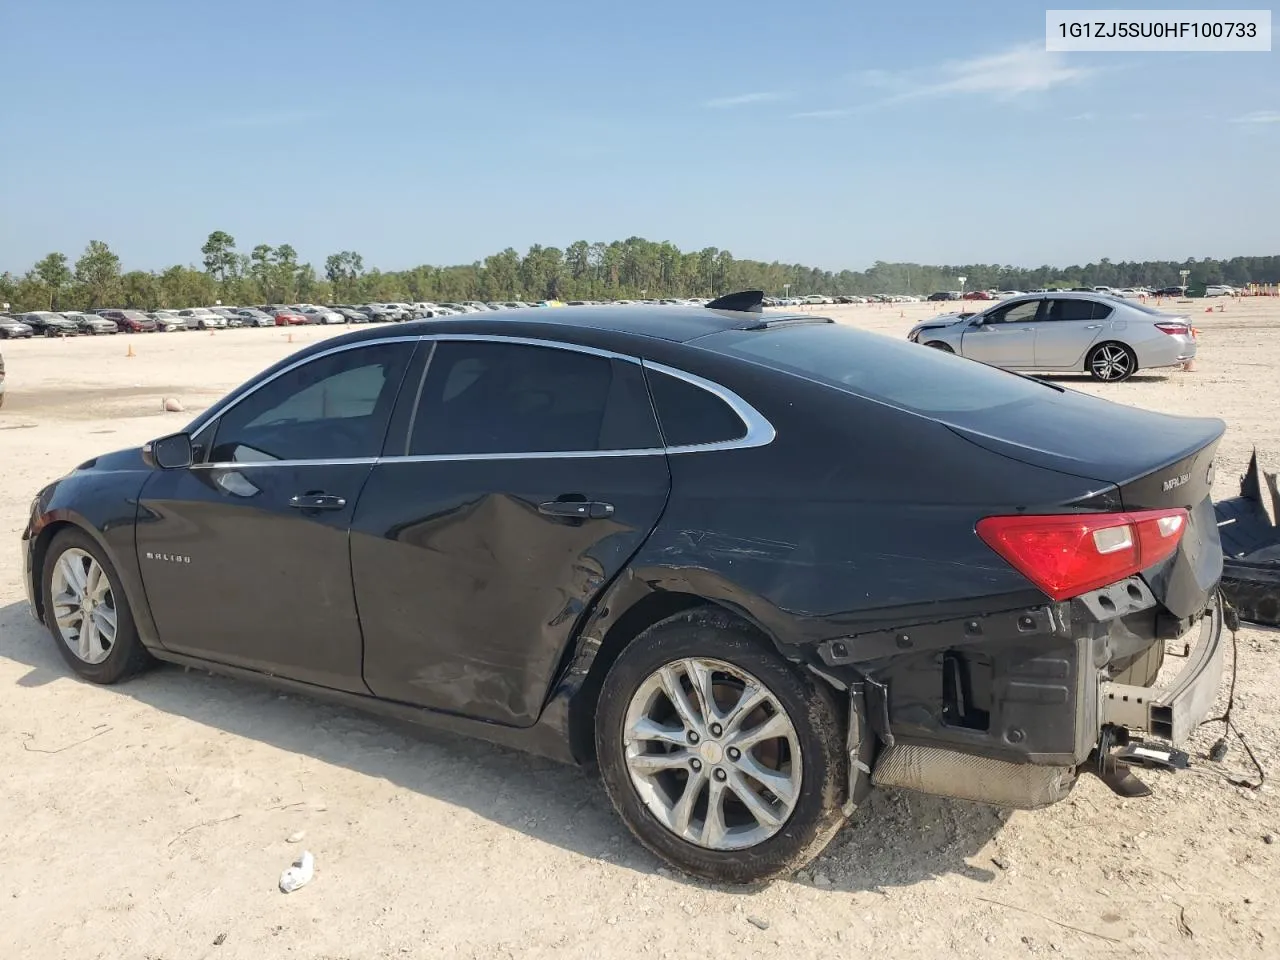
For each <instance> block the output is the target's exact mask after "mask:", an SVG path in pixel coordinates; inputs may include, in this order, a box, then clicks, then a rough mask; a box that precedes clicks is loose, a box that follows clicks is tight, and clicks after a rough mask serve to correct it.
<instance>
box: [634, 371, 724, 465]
mask: <svg viewBox="0 0 1280 960" xmlns="http://www.w3.org/2000/svg"><path fill="white" fill-rule="evenodd" d="M646 373H647V376H648V378H649V391H650V393H651V394H652V395H653V406H654V409H656V410H657V412H658V423H659V424H660V425H661V427H662V437H663V439H664V440H665V441H666V444H667V446H669V447H690V446H701V445H703V444H707V443H725V442H727V441H731V440H741V439H742V438H743V437H745V436H746V435H747V425H746V424H745V423H744V422H743V420H742V418H741V417H739V416H738V415H737V414H736V413H735V412H734V410H733V408H732V407H730V406H729V405H728V404H727V403H725V402H724V401H723V400H721V399H720V398H719V397H717V396H716V395H715V394H714V393H711V392H710V391H708V390H704V389H703V388H702V387H699V386H696V385H695V384H692V383H689V382H688V381H687V380H681V379H680V378H679V377H673V376H671V375H669V374H666V373H662V372H661V371H658V370H653V369H650V370H648V371H647V372H646Z"/></svg>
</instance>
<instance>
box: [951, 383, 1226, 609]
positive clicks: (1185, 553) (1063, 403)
mask: <svg viewBox="0 0 1280 960" xmlns="http://www.w3.org/2000/svg"><path fill="white" fill-rule="evenodd" d="M940 419H941V420H942V422H943V423H945V424H946V426H947V427H949V428H950V429H951V430H953V431H954V432H955V433H957V434H959V435H960V436H962V437H964V438H965V439H966V440H968V441H970V442H971V443H975V444H977V445H978V446H980V447H983V448H984V449H987V450H991V451H992V452H994V453H999V454H1001V455H1003V456H1007V457H1010V458H1012V459H1014V460H1019V461H1022V462H1024V463H1029V464H1032V465H1034V466H1038V467H1043V468H1046V469H1049V470H1054V471H1056V472H1059V473H1066V474H1071V475H1073V476H1077V477H1080V478H1081V479H1084V480H1088V481H1092V482H1093V489H1092V490H1091V491H1090V493H1089V495H1088V496H1087V497H1083V498H1082V499H1081V500H1080V501H1078V502H1077V503H1076V504H1073V505H1076V506H1095V507H1098V508H1099V509H1105V510H1152V509H1159V508H1164V507H1182V508H1184V509H1186V510H1187V511H1188V513H1189V518H1188V525H1187V529H1186V532H1185V533H1184V534H1183V536H1182V541H1181V543H1180V545H1179V547H1178V550H1177V552H1176V553H1174V554H1173V556H1171V557H1170V558H1169V559H1168V560H1166V561H1165V562H1163V563H1161V564H1159V565H1158V566H1156V567H1153V568H1151V569H1149V570H1146V571H1144V572H1143V577H1144V579H1146V581H1147V584H1148V586H1150V587H1151V589H1152V592H1153V593H1154V594H1155V596H1156V599H1157V600H1159V601H1160V602H1161V603H1162V604H1163V605H1164V606H1165V607H1166V608H1167V609H1168V610H1169V612H1170V613H1172V614H1173V615H1174V616H1176V617H1178V618H1179V619H1182V618H1186V617H1190V616H1193V615H1195V614H1198V613H1199V612H1201V611H1202V610H1203V609H1204V608H1205V605H1206V604H1207V603H1208V602H1209V599H1210V597H1211V595H1212V593H1213V591H1214V589H1216V587H1217V583H1218V580H1219V578H1220V577H1221V576H1222V544H1221V541H1220V539H1219V536H1218V526H1217V519H1216V516H1215V514H1214V510H1213V501H1212V499H1211V496H1210V492H1211V489H1212V486H1213V457H1214V454H1215V452H1216V450H1217V447H1218V443H1219V441H1220V440H1221V439H1222V434H1223V432H1224V431H1225V430H1226V424H1225V423H1223V422H1222V421H1221V420H1218V419H1216V418H1210V417H1176V416H1171V415H1169V414H1163V413H1154V412H1152V411H1149V410H1141V409H1138V408H1136V407H1129V406H1125V405H1123V404H1118V403H1113V402H1111V401H1109V400H1101V399H1099V398H1097V397H1092V396H1089V395H1087V394H1083V393H1078V392H1076V391H1074V390H1063V391H1061V392H1055V393H1048V391H1046V396H1045V397H1044V398H1043V399H1038V400H1035V401H1030V402H1026V403H1017V404H1007V405H1004V406H1001V407H996V408H992V409H989V410H985V411H982V412H981V414H980V415H974V416H967V415H964V414H958V415H956V414H949V415H946V416H944V417H942V418H940ZM1064 506H1065V505H1064Z"/></svg>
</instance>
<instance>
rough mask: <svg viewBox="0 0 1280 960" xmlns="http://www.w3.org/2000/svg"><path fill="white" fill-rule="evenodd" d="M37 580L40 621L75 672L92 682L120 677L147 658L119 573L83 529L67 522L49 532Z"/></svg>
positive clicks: (142, 667)
mask: <svg viewBox="0 0 1280 960" xmlns="http://www.w3.org/2000/svg"><path fill="white" fill-rule="evenodd" d="M40 585H41V596H42V597H43V599H44V621H45V625H46V626H47V627H48V628H49V633H50V635H51V636H52V637H53V641H54V644H55V645H56V646H57V648H58V652H59V653H60V654H62V659H63V660H65V661H67V664H68V666H70V667H71V669H72V670H74V671H75V672H76V673H77V674H79V675H80V676H82V677H84V678H85V679H86V680H90V681H92V682H93V683H102V684H111V683H119V682H120V681H121V680H125V679H127V678H129V677H131V676H133V675H134V674H136V673H140V672H141V671H143V670H145V669H146V668H147V667H148V666H150V665H151V664H152V662H153V660H152V657H151V654H150V653H149V652H148V651H147V648H146V647H144V646H143V645H142V640H141V639H140V638H139V636H138V628H137V626H136V625H135V624H134V622H133V613H132V611H131V610H130V609H129V601H128V600H127V599H126V598H125V595H124V590H123V589H121V587H120V575H119V574H118V573H117V572H116V568H115V566H114V565H113V564H112V563H111V560H110V559H109V558H108V557H107V555H106V552H105V551H104V550H103V549H102V547H100V546H99V545H98V543H97V541H95V540H94V539H93V538H92V537H90V536H89V535H88V534H87V533H85V532H84V531H83V530H78V529H71V528H68V529H66V530H63V531H61V532H60V533H57V534H55V535H54V538H53V540H52V541H51V542H50V543H49V548H48V549H47V550H46V551H45V555H44V569H43V570H42V571H41V581H40ZM86 624H89V627H88V629H87V630H86V626H85V625H86Z"/></svg>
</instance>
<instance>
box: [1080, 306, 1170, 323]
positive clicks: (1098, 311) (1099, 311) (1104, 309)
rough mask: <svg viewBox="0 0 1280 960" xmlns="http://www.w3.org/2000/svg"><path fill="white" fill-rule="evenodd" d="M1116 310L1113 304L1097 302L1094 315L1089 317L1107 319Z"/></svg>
mask: <svg viewBox="0 0 1280 960" xmlns="http://www.w3.org/2000/svg"><path fill="white" fill-rule="evenodd" d="M1115 312H1116V308H1115V307H1113V306H1111V304H1109V303H1099V302H1095V303H1094V305H1093V316H1092V317H1090V318H1089V319H1091V320H1105V319H1107V317H1109V316H1111V314H1113V313H1115ZM1155 312H1156V313H1159V312H1160V311H1159V310H1157V311H1155Z"/></svg>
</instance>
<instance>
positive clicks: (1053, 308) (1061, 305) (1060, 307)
mask: <svg viewBox="0 0 1280 960" xmlns="http://www.w3.org/2000/svg"><path fill="white" fill-rule="evenodd" d="M1107 309H1108V311H1109V310H1110V307H1108V308H1107ZM1093 310H1094V303H1093V301H1092V300H1068V299H1066V298H1065V297H1064V298H1061V299H1057V300H1050V301H1049V319H1050V320H1092V319H1093V318H1094V315H1093Z"/></svg>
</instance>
